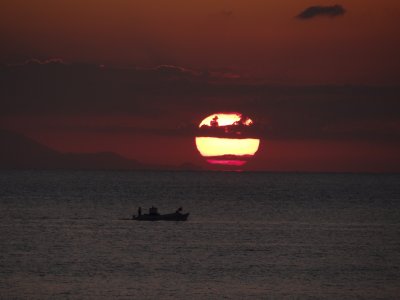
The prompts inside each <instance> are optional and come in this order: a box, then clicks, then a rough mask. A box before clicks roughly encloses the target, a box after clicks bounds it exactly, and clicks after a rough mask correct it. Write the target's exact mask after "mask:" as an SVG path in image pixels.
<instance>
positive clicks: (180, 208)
mask: <svg viewBox="0 0 400 300" xmlns="http://www.w3.org/2000/svg"><path fill="white" fill-rule="evenodd" d="M181 212H182V206H181V207H179V208H178V209H177V210H176V211H175V213H176V214H180V213H181Z"/></svg>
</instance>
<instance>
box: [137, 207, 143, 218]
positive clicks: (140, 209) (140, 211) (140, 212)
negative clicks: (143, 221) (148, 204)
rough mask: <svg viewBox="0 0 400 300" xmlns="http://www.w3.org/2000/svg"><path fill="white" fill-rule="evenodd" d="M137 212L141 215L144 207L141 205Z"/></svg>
mask: <svg viewBox="0 0 400 300" xmlns="http://www.w3.org/2000/svg"><path fill="white" fill-rule="evenodd" d="M137 214H138V217H140V216H141V215H142V207H141V206H139V208H138V210H137Z"/></svg>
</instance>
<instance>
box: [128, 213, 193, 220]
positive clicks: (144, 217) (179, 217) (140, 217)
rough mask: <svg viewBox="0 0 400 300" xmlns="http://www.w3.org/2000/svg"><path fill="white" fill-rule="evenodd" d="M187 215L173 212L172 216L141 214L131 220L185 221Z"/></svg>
mask: <svg viewBox="0 0 400 300" xmlns="http://www.w3.org/2000/svg"><path fill="white" fill-rule="evenodd" d="M188 216H189V213H186V214H181V213H180V212H174V213H172V214H165V215H161V214H158V213H157V214H154V213H153V214H143V215H138V216H133V217H132V220H135V221H186V220H187V218H188Z"/></svg>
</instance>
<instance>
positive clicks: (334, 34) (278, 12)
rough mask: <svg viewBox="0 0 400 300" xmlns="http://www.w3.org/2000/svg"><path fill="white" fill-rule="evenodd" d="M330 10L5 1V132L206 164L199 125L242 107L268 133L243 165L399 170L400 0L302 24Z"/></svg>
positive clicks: (207, 2) (0, 39) (262, 4)
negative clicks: (197, 137) (313, 13)
mask: <svg viewBox="0 0 400 300" xmlns="http://www.w3.org/2000/svg"><path fill="white" fill-rule="evenodd" d="M333 4H336V1H335V2H328V1H325V0H323V1H318V2H315V1H311V0H310V1H308V0H307V1H305V0H282V1H265V0H250V1H244V0H238V1H219V0H212V1H211V0H201V1H200V0H193V1H187V0H170V1H164V0H149V1H135V0H117V1H109V0H57V1H52V0H30V1H25V0H7V1H2V3H1V5H0V6H1V8H0V45H1V48H0V79H1V80H0V129H1V128H5V129H9V130H13V131H16V132H21V133H24V134H26V135H28V136H30V137H33V138H35V139H37V140H38V141H40V142H42V143H45V144H47V145H49V146H51V147H54V148H56V149H58V150H60V151H63V152H68V151H72V152H82V151H85V152H94V151H113V152H117V153H119V154H121V155H124V156H127V157H129V158H134V159H138V160H140V161H143V162H146V163H151V162H156V163H166V164H179V163H184V162H187V161H189V162H194V163H196V164H201V163H203V160H201V157H200V156H199V155H198V153H197V150H196V149H195V145H194V135H193V134H194V133H193V132H192V131H191V130H192V128H193V126H198V124H199V123H200V122H201V120H202V119H203V118H204V117H206V116H208V115H210V114H212V113H216V112H220V111H239V112H243V113H245V114H246V115H249V116H250V117H251V118H252V119H253V120H254V121H255V122H256V123H258V124H261V127H262V128H263V130H264V129H265V130H264V131H263V132H262V136H261V139H262V142H261V148H260V150H259V152H258V153H257V155H256V157H254V159H253V161H252V162H250V163H249V168H252V169H257V170H285V171H288V170H295V171H297V170H300V171H301V170H306V171H316V170H323V171H324V170H325V171H329V170H336V171H337V170H350V171H363V170H364V171H373V170H378V171H384V170H387V171H393V170H397V171H400V161H399V159H398V155H397V153H398V152H399V151H400V145H399V142H398V137H400V123H399V122H400V121H399V120H400V105H399V104H397V103H398V99H399V96H400V92H399V91H400V90H399V88H400V58H399V57H400V56H399V53H400V34H399V33H400V29H399V28H400V1H398V0H382V1H379V2H378V1H372V0H343V1H340V2H339V3H338V4H340V5H342V6H343V7H344V9H345V10H346V13H345V14H344V15H341V16H337V17H327V16H317V17H314V18H311V19H307V20H302V19H299V18H296V16H297V15H298V14H300V13H301V12H302V11H303V10H304V9H306V8H307V7H310V6H313V5H333ZM54 58H57V59H60V63H49V62H50V61H49V59H54ZM31 59H37V61H34V63H26V62H27V61H29V60H31ZM100 66H101V67H100ZM160 66H161V67H160ZM160 149H163V151H162V152H160Z"/></svg>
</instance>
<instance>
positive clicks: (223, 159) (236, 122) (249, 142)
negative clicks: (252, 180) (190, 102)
mask: <svg viewBox="0 0 400 300" xmlns="http://www.w3.org/2000/svg"><path fill="white" fill-rule="evenodd" d="M195 141H196V147H197V150H198V151H199V153H200V154H201V155H202V156H203V157H204V158H205V159H206V160H207V162H209V163H211V164H216V165H226V166H243V165H244V164H246V163H247V161H248V160H249V159H250V158H252V157H253V156H254V155H255V154H256V152H257V150H258V148H259V146H260V139H259V138H257V137H256V130H255V127H254V122H253V120H251V119H250V118H249V117H247V116H244V115H243V114H241V113H237V112H234V113H216V114H212V115H210V116H208V117H206V118H205V119H204V120H203V121H201V123H200V125H199V130H198V134H197V136H196V140H195Z"/></svg>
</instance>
